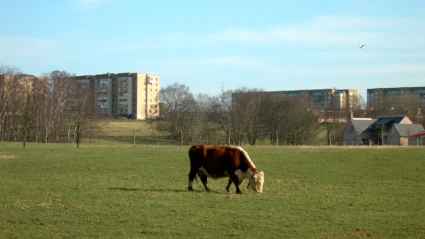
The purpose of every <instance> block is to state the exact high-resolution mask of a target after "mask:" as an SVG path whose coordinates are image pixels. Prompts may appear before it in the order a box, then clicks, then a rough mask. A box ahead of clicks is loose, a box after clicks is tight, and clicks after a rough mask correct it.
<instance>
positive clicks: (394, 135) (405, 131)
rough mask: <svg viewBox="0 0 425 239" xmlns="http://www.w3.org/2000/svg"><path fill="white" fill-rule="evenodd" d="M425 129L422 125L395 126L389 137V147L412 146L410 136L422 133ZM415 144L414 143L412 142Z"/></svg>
mask: <svg viewBox="0 0 425 239" xmlns="http://www.w3.org/2000/svg"><path fill="white" fill-rule="evenodd" d="M423 130H424V128H423V127H422V125H421V124H394V127H392V129H391V131H390V132H388V135H387V145H402V146H408V145H411V143H410V142H409V136H410V135H411V134H412V133H414V132H421V131H423ZM412 143H413V142H412Z"/></svg>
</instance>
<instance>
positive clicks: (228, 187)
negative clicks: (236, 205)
mask: <svg viewBox="0 0 425 239" xmlns="http://www.w3.org/2000/svg"><path fill="white" fill-rule="evenodd" d="M232 182H233V181H232V179H231V178H229V183H228V184H227V187H226V191H228V192H230V185H232Z"/></svg>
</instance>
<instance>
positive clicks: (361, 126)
mask: <svg viewBox="0 0 425 239" xmlns="http://www.w3.org/2000/svg"><path fill="white" fill-rule="evenodd" d="M376 121H377V119H371V118H353V119H352V120H351V122H352V123H353V126H354V128H355V129H356V131H357V132H358V133H361V132H363V131H365V130H366V129H368V128H369V127H370V126H371V125H372V124H373V123H375V122H376Z"/></svg>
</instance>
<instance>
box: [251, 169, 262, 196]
mask: <svg viewBox="0 0 425 239" xmlns="http://www.w3.org/2000/svg"><path fill="white" fill-rule="evenodd" d="M263 183H264V172H263V171H259V172H256V173H254V174H253V175H252V176H251V178H250V179H249V182H248V187H249V186H251V188H252V190H254V191H256V192H257V193H262V192H263Z"/></svg>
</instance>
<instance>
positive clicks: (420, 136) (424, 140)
mask: <svg viewBox="0 0 425 239" xmlns="http://www.w3.org/2000/svg"><path fill="white" fill-rule="evenodd" d="M409 145H416V146H425V130H423V131H420V132H418V133H415V134H411V135H409Z"/></svg>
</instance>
